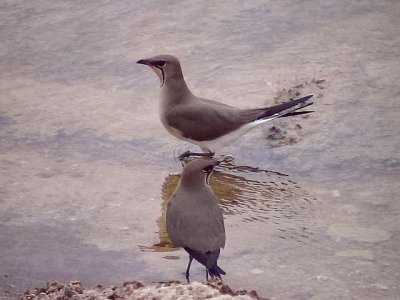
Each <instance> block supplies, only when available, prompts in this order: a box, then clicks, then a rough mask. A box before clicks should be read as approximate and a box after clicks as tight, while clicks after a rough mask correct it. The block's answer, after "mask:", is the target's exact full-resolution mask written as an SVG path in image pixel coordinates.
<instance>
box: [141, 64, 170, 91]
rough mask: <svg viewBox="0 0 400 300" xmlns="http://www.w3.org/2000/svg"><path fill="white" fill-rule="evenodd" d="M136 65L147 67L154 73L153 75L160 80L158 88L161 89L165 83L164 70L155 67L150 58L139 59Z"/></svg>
mask: <svg viewBox="0 0 400 300" xmlns="http://www.w3.org/2000/svg"><path fill="white" fill-rule="evenodd" d="M136 63H138V64H142V65H146V66H149V67H150V68H151V69H152V70H153V71H154V73H156V75H157V76H158V78H160V87H162V86H163V85H164V83H165V74H164V70H163V69H161V68H159V67H157V65H156V61H154V60H152V59H150V58H145V59H139V60H138V61H137V62H136Z"/></svg>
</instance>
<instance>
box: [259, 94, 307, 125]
mask: <svg viewBox="0 0 400 300" xmlns="http://www.w3.org/2000/svg"><path fill="white" fill-rule="evenodd" d="M313 96H314V95H308V96H305V97H302V98H300V99H296V100H291V101H288V102H284V103H281V104H278V105H275V106H271V107H269V108H267V109H266V110H265V111H264V112H263V113H262V114H261V115H260V116H258V117H257V118H256V120H271V119H275V118H280V117H289V116H296V115H303V114H308V113H310V112H312V111H297V110H299V109H302V108H304V107H307V106H309V105H312V104H313V102H307V101H308V100H309V99H310V98H311V97H313Z"/></svg>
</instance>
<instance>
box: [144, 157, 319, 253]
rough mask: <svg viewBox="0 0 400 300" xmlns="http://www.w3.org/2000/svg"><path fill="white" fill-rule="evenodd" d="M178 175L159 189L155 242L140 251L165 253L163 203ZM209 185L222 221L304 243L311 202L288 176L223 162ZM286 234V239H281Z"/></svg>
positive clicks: (169, 246) (169, 247)
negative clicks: (265, 227)
mask: <svg viewBox="0 0 400 300" xmlns="http://www.w3.org/2000/svg"><path fill="white" fill-rule="evenodd" d="M179 179H180V174H169V175H168V176H167V177H166V178H165V181H164V183H163V186H162V189H161V196H162V203H161V215H160V217H159V218H158V219H157V225H158V228H159V231H158V234H159V240H160V241H159V242H158V243H156V244H155V245H152V246H141V249H142V250H143V251H157V252H168V251H174V250H177V248H174V246H173V245H172V243H171V241H170V239H169V237H168V234H167V231H166V225H165V214H166V208H167V201H168V199H169V198H170V197H171V195H172V193H173V191H174V190H175V188H176V186H177V185H178V182H179ZM210 185H211V187H212V188H213V190H214V193H215V194H216V196H217V198H218V199H219V200H220V205H221V208H222V211H223V214H224V216H225V218H230V217H233V216H236V217H239V222H263V223H268V224H271V226H275V227H277V228H276V229H277V230H276V232H277V233H278V236H279V237H280V238H292V239H299V241H300V239H304V238H306V237H307V235H308V233H307V232H306V231H307V226H306V224H305V223H306V222H307V219H308V218H309V215H310V214H311V213H312V209H313V202H315V201H314V200H315V199H311V198H310V196H309V195H308V193H307V192H306V191H305V190H304V189H302V188H301V187H300V186H299V185H297V183H296V182H294V181H292V180H290V176H288V175H285V174H282V173H278V172H272V171H268V170H262V169H259V168H255V167H250V166H236V165H235V164H234V162H233V161H223V162H222V163H221V164H220V165H219V166H218V167H216V168H215V170H214V174H213V176H212V177H211V180H210ZM285 232H286V236H285ZM167 258H171V259H174V258H175V257H174V256H171V257H167Z"/></svg>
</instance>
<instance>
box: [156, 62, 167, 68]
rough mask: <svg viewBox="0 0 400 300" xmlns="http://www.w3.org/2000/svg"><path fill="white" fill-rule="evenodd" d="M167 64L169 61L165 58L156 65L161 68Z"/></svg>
mask: <svg viewBox="0 0 400 300" xmlns="http://www.w3.org/2000/svg"><path fill="white" fill-rule="evenodd" d="M166 65H167V63H166V62H165V61H163V60H160V61H158V62H157V63H156V66H157V67H159V68H164V67H165V66H166Z"/></svg>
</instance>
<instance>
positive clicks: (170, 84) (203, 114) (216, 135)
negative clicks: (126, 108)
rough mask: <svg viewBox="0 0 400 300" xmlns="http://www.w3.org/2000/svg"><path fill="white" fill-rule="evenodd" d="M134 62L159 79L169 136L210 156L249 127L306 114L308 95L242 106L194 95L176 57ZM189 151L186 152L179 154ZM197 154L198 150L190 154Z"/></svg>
mask: <svg viewBox="0 0 400 300" xmlns="http://www.w3.org/2000/svg"><path fill="white" fill-rule="evenodd" d="M137 63H139V64H144V65H147V66H149V67H151V68H152V69H153V71H154V72H155V73H156V74H157V76H158V77H159V78H160V87H161V99H160V118H161V122H162V124H163V125H164V127H165V128H166V129H167V130H168V132H169V133H171V134H172V135H173V136H175V137H177V138H179V139H181V140H184V141H187V142H190V143H192V144H195V145H198V146H200V147H201V149H202V150H203V151H205V152H206V153H203V154H200V155H208V156H212V155H214V154H215V152H216V151H218V150H219V149H221V148H223V147H225V146H227V145H228V144H230V143H231V142H233V141H234V140H236V139H237V138H238V137H240V136H241V135H243V134H245V133H246V132H248V131H249V130H251V129H252V128H254V127H256V126H257V125H259V124H262V123H264V122H267V121H269V120H272V119H275V118H279V117H287V116H293V115H298V114H304V113H308V112H309V111H297V110H298V109H301V108H304V107H306V106H308V105H311V104H312V102H309V101H308V100H309V99H310V98H311V97H312V95H309V96H306V97H303V98H301V99H297V100H291V101H288V102H285V103H282V104H278V105H275V106H271V107H263V108H249V109H244V108H243V109H242V108H236V107H232V106H229V105H226V104H223V103H220V102H216V101H213V100H207V99H203V98H199V97H197V96H195V95H194V94H193V93H192V92H191V91H190V90H189V88H188V86H187V85H186V82H185V79H184V77H183V73H182V69H181V65H180V62H179V60H178V59H177V58H176V57H174V56H172V55H158V56H154V57H151V58H147V59H141V60H139V61H138V62H137ZM190 154H191V153H190V152H186V153H184V154H183V156H182V157H181V158H183V157H185V156H189V155H190ZM192 154H199V153H192Z"/></svg>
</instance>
